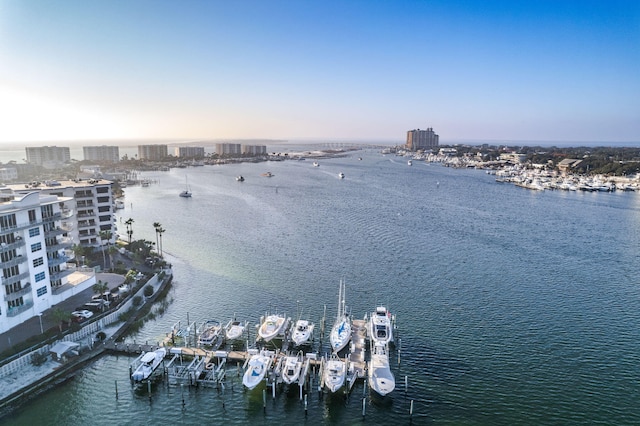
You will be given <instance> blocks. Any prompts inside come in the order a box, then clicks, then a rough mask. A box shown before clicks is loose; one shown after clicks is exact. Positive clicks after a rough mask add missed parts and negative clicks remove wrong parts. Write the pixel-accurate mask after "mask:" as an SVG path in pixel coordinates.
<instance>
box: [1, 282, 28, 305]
mask: <svg viewBox="0 0 640 426" xmlns="http://www.w3.org/2000/svg"><path fill="white" fill-rule="evenodd" d="M29 293H31V283H26V284H25V285H23V286H22V288H21V289H20V290H14V291H12V292H11V293H9V294H7V295H5V296H4V300H6V301H7V302H10V301H12V300H15V299H17V298H18V297H20V296H24V295H25V294H29Z"/></svg>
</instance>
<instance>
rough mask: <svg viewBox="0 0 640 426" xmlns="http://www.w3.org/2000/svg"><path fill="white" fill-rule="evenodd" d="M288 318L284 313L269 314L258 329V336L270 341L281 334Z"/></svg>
mask: <svg viewBox="0 0 640 426" xmlns="http://www.w3.org/2000/svg"><path fill="white" fill-rule="evenodd" d="M285 322H286V318H285V317H284V315H278V314H274V315H267V316H265V318H264V321H262V324H261V325H260V328H259V329H258V336H259V337H260V338H261V339H262V340H264V341H265V342H268V341H270V340H271V339H273V338H274V337H276V336H277V335H278V334H280V333H281V332H282V330H283V328H284V325H285Z"/></svg>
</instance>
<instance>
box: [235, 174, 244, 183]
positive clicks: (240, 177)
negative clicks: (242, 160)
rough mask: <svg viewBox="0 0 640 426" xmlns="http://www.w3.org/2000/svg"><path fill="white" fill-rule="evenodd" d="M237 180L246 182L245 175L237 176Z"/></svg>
mask: <svg viewBox="0 0 640 426" xmlns="http://www.w3.org/2000/svg"><path fill="white" fill-rule="evenodd" d="M236 180H237V181H238V182H244V176H242V175H239V176H236Z"/></svg>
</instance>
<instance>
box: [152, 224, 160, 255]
mask: <svg viewBox="0 0 640 426" xmlns="http://www.w3.org/2000/svg"><path fill="white" fill-rule="evenodd" d="M161 228H162V224H160V222H153V229H155V231H156V247H157V248H158V253H160V243H159V241H158V238H159V237H158V235H159V232H158V229H161Z"/></svg>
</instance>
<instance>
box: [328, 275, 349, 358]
mask: <svg viewBox="0 0 640 426" xmlns="http://www.w3.org/2000/svg"><path fill="white" fill-rule="evenodd" d="M349 340H351V318H350V317H349V313H348V312H346V309H345V283H344V282H343V281H342V280H340V289H339V290H338V314H337V316H336V322H335V323H334V324H333V327H332V328H331V333H330V334H329V341H330V342H331V349H332V350H333V352H334V353H338V352H340V351H341V350H342V349H343V348H344V347H345V346H347V343H349Z"/></svg>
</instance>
